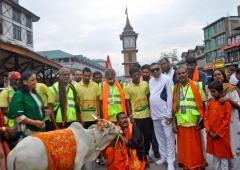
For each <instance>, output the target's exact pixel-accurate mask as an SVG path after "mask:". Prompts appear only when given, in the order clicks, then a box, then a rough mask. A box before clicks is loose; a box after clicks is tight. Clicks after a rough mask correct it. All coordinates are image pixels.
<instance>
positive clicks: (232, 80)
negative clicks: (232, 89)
mask: <svg viewBox="0 0 240 170" xmlns="http://www.w3.org/2000/svg"><path fill="white" fill-rule="evenodd" d="M228 72H229V75H230V79H229V83H231V84H233V85H237V83H238V81H239V80H238V79H237V77H236V68H235V67H234V66H230V67H228Z"/></svg>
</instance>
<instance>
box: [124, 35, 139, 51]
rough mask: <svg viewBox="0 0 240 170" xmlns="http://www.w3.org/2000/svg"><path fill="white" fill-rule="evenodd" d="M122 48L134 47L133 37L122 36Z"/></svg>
mask: <svg viewBox="0 0 240 170" xmlns="http://www.w3.org/2000/svg"><path fill="white" fill-rule="evenodd" d="M123 48H124V49H126V48H136V44H135V37H134V36H132V37H124V38H123Z"/></svg>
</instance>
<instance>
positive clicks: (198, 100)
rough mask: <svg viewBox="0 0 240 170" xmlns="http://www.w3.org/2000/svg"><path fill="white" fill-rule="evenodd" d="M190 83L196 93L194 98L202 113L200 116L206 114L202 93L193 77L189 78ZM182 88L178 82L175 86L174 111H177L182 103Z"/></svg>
mask: <svg viewBox="0 0 240 170" xmlns="http://www.w3.org/2000/svg"><path fill="white" fill-rule="evenodd" d="M188 83H189V85H190V87H191V89H192V91H193V95H194V100H195V103H196V107H197V109H198V111H199V113H200V116H203V115H204V106H203V101H202V98H201V95H200V93H199V90H198V88H197V87H196V85H195V83H194V81H192V80H191V79H189V80H188ZM179 93H180V88H179V84H178V83H177V84H176V85H175V86H174V90H173V104H172V111H173V113H176V112H177V107H178V106H179V105H180V94H179Z"/></svg>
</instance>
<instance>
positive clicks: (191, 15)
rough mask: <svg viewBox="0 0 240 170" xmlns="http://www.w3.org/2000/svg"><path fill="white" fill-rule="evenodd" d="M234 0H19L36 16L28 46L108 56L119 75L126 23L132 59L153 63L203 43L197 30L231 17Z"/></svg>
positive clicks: (235, 4)
mask: <svg viewBox="0 0 240 170" xmlns="http://www.w3.org/2000/svg"><path fill="white" fill-rule="evenodd" d="M239 4H240V1H239V0H20V5H22V6H23V7H25V8H27V9H28V10H30V11H31V12H33V13H34V14H36V15H37V16H39V17H40V20H39V21H38V22H36V23H34V24H33V29H34V31H33V36H34V50H35V51H45V50H57V49H59V50H63V51H65V52H68V53H71V54H75V55H77V54H82V55H84V56H86V57H88V58H91V59H106V56H107V55H109V56H110V59H111V62H112V65H113V68H115V69H116V70H117V74H118V75H122V74H123V66H122V64H121V63H122V62H123V54H122V53H121V51H122V42H121V40H120V39H119V35H120V34H121V33H122V32H123V28H124V26H125V23H126V15H125V9H126V6H127V8H128V16H129V19H130V24H131V25H132V27H133V28H134V31H135V32H137V33H138V34H139V36H138V39H137V49H138V53H137V60H138V62H139V63H140V64H151V63H152V62H155V61H158V60H159V58H160V56H161V53H164V52H169V51H171V50H172V49H177V50H178V55H179V58H180V56H181V53H182V52H184V51H187V50H188V49H194V48H195V46H196V45H203V44H204V42H203V39H204V36H203V35H204V34H203V30H202V28H203V27H205V26H206V25H207V24H210V23H212V22H214V21H215V20H217V19H219V18H221V17H224V16H236V15H237V6H238V5H239Z"/></svg>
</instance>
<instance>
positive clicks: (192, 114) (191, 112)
mask: <svg viewBox="0 0 240 170" xmlns="http://www.w3.org/2000/svg"><path fill="white" fill-rule="evenodd" d="M195 83H196V84H195V85H196V86H197V89H200V90H202V88H203V85H202V83H201V82H195ZM180 90H181V88H180ZM178 93H180V92H178ZM184 95H186V96H185V99H184V98H181V97H180V106H177V112H176V118H177V124H178V125H186V126H193V125H196V123H197V119H198V116H199V115H200V113H199V111H198V108H197V106H196V103H195V100H194V94H193V91H192V89H191V87H190V85H189V86H188V91H187V94H186V90H185V91H184ZM181 106H184V107H185V109H186V112H185V113H182V112H181Z"/></svg>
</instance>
